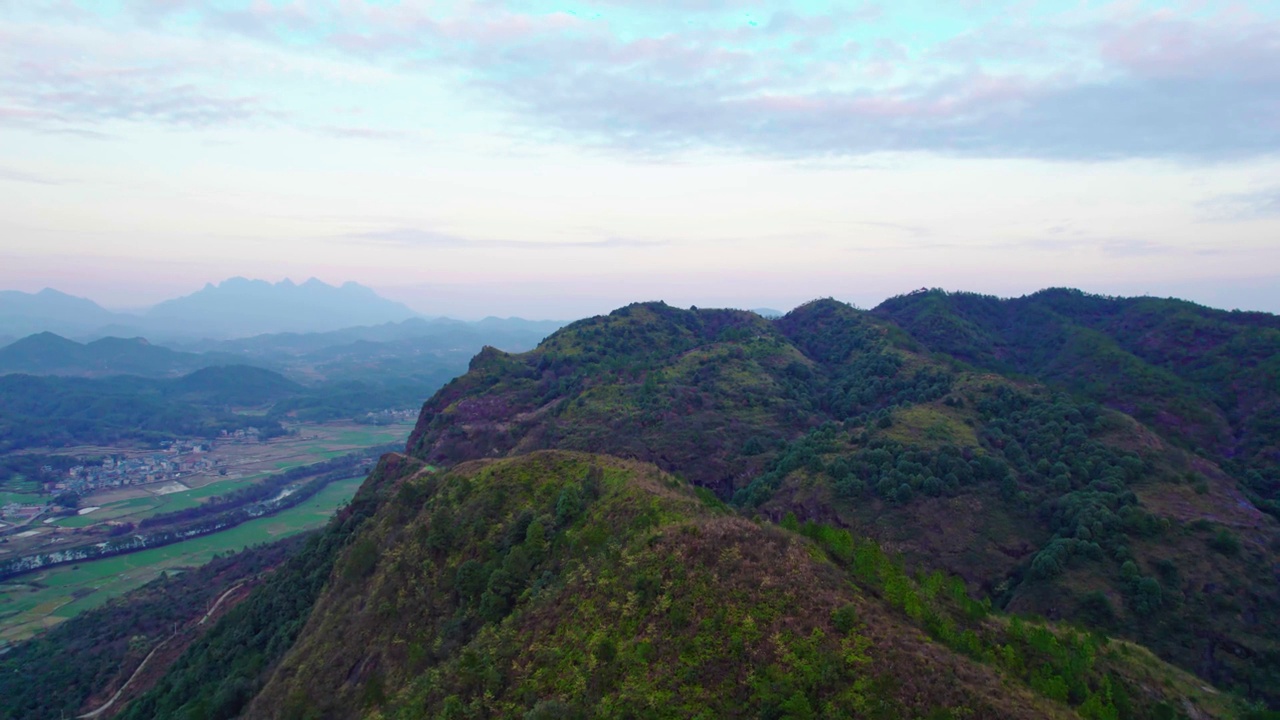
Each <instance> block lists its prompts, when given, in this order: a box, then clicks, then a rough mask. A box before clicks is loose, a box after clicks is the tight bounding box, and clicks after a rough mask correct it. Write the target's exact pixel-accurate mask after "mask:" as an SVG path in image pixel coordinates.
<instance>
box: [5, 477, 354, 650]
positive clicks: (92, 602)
mask: <svg viewBox="0 0 1280 720" xmlns="http://www.w3.org/2000/svg"><path fill="white" fill-rule="evenodd" d="M363 479H364V478H362V477H358V478H351V479H348V480H340V481H337V482H334V483H331V484H330V485H329V486H328V487H326V488H325V489H324V490H322V491H320V492H319V493H318V494H317V495H316V496H315V497H313V498H310V499H309V500H307V501H305V502H303V503H301V504H299V505H298V506H296V507H293V508H290V509H288V510H284V511H282V512H280V513H279V514H277V515H273V516H271V517H267V518H261V519H258V520H251V521H249V522H246V523H244V524H242V525H239V526H237V527H235V528H233V529H231V530H227V531H225V532H221V533H216V534H213V535H207V536H204V537H200V538H194V539H192V540H187V541H185V542H180V543H175V544H173V545H167V546H165V547H160V548H154V549H151V550H143V551H142V552H137V553H131V554H128V555H120V556H116V557H112V558H105V559H102V560H94V561H89V562H82V563H79V564H78V565H69V566H61V567H55V568H50V569H49V570H46V571H44V572H40V573H33V574H31V575H27V576H22V577H20V578H15V579H14V580H13V581H10V582H9V583H6V584H0V642H3V641H8V642H14V641H17V640H21V639H24V638H27V637H30V636H31V635H32V634H34V633H36V632H39V631H40V630H42V629H44V628H47V627H51V626H53V625H56V624H57V623H59V622H62V621H63V620H65V619H67V618H69V617H72V616H74V615H76V614H77V613H79V612H82V611H84V610H86V609H89V608H92V607H96V606H98V605H101V604H102V603H104V602H107V601H108V600H110V599H111V598H114V597H117V596H119V595H122V594H124V593H126V592H128V591H130V590H132V589H134V588H137V587H140V586H142V585H144V584H146V583H147V582H150V581H151V580H153V579H154V578H156V577H157V576H158V575H159V574H160V573H161V572H166V571H167V572H172V571H175V570H180V569H181V568H186V567H192V566H196V565H200V564H203V563H206V562H208V561H209V560H210V559H212V558H213V556H214V555H216V554H218V553H223V552H227V551H236V550H241V549H243V548H245V547H248V546H250V545H256V544H260V543H266V542H272V541H274V540H279V539H281V538H284V537H288V536H289V535H293V534H295V533H299V532H303V531H305V530H311V529H314V528H318V527H320V526H322V525H323V524H324V523H325V522H326V521H327V520H328V518H329V517H331V516H332V515H333V512H334V510H336V509H337V508H338V507H339V506H341V505H342V504H344V503H346V502H347V501H348V500H350V499H351V496H352V495H354V494H355V491H356V489H357V488H358V487H359V486H360V483H361V482H362V481H363ZM98 512H101V511H98ZM94 514H96V513H94ZM80 517H89V516H80ZM77 519H79V518H77Z"/></svg>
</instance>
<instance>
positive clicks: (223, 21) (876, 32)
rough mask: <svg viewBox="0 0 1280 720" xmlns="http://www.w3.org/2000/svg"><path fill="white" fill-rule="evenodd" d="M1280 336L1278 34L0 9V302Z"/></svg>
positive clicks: (581, 12)
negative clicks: (1252, 316)
mask: <svg viewBox="0 0 1280 720" xmlns="http://www.w3.org/2000/svg"><path fill="white" fill-rule="evenodd" d="M231 276H246V277H255V278H263V279H267V280H279V279H282V278H285V277H289V278H292V279H294V280H298V281H301V280H304V279H306V278H309V277H318V278H320V279H321V280H325V281H327V282H331V283H341V282H345V281H349V280H353V281H356V282H359V283H362V284H365V285H368V286H371V287H373V288H375V289H377V290H378V291H379V292H380V293H382V294H383V295H385V296H387V297H390V298H393V299H396V300H401V301H403V302H406V303H407V304H409V305H410V306H411V307H413V308H414V309H416V310H419V311H421V312H424V313H427V314H447V315H453V316H457V317H479V316H483V315H491V314H492V315H504V316H505V315H522V316H525V317H555V318H572V317H579V316H583V315H588V314H594V313H598V312H606V311H608V310H609V309H611V308H613V307H616V306H618V305H622V304H625V303H628V302H633V301H638V300H652V299H663V300H666V301H667V302H669V303H672V304H674V305H681V306H685V305H690V304H696V305H700V306H735V307H771V308H778V309H783V310H785V309H787V308H789V307H793V306H794V305H796V304H799V303H801V302H804V301H806V300H809V299H812V298H816V297H836V298H838V299H842V300H846V301H850V302H854V303H856V304H858V305H860V306H862V307H869V306H874V305H875V304H876V303H878V302H879V301H880V300H882V299H884V298H885V297H888V296H891V295H896V294H900V293H904V292H909V291H911V290H915V289H918V288H921V287H943V288H946V289H950V290H971V291H976V292H984V293H990V294H996V295H1001V296H1016V295H1021V294H1024V293H1028V292H1033V291H1035V290H1037V289H1040V288H1044V287H1053V286H1070V287H1079V288H1082V289H1084V290H1087V291H1090V292H1099V293H1106V294H1116V295H1133V294H1152V295H1160V296H1170V295H1172V296H1178V297H1184V298H1188V299H1192V300H1197V301H1199V302H1203V303H1206V304H1210V305H1214V306H1218V307H1227V308H1237V307H1238V308H1243V309H1259V310H1267V311H1270V312H1280V3H1276V2H1274V0H1268V1H1266V2H1213V1H1211V0H1205V1H1187V2H1166V3H1150V2H1136V1H1122V2H994V1H986V0H983V1H981V2H979V1H977V0H933V1H925V0H895V1H894V2H884V3H875V2H866V3H860V2H818V1H814V2H795V3H760V2H737V1H736V0H634V1H633V0H581V1H578V2H537V1H534V0H512V1H510V2H494V1H492V0H475V1H470V2H468V1H462V0H451V1H449V0H447V1H442V2H409V1H405V2H390V1H383V2H373V1H367V2H361V1H359V0H335V1H333V2H306V3H302V2H272V1H269V0H251V1H249V2H191V1H188V0H117V1H115V2H100V3H98V2H68V1H60V2H39V1H37V0H0V289H15V290H24V291H28V292H30V291H36V290H39V289H41V288H43V287H54V288H57V289H59V290H63V291H64V292H69V293H72V294H75V295H81V296H87V297H90V298H92V299H94V300H96V301H98V302H100V303H101V304H103V305H105V306H107V307H111V308H117V309H126V308H139V307H144V306H146V305H149V304H152V303H155V302H158V301H160V300H163V299H166V298H169V297H173V296H176V295H181V294H186V293H190V292H193V291H195V290H197V289H199V288H200V287H202V286H203V285H204V284H205V283H206V282H208V281H214V282H216V281H218V280H221V279H223V278H226V277H231Z"/></svg>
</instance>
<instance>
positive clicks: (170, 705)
mask: <svg viewBox="0 0 1280 720" xmlns="http://www.w3.org/2000/svg"><path fill="white" fill-rule="evenodd" d="M1276 324H1277V323H1276V319H1275V318H1273V317H1271V316H1253V315H1246V316H1241V315H1238V314H1231V313H1217V312H1216V311H1209V310H1206V309H1204V308H1198V307H1196V306H1192V305H1189V304H1186V303H1180V302H1177V301H1157V300H1150V299H1142V300H1113V299H1108V298H1095V297H1091V296H1086V295H1082V294H1079V293H1074V292H1068V291H1052V292H1046V293H1042V294H1040V295H1037V296H1032V297H1031V298H1023V299H1020V300H1015V301H997V300H993V299H990V298H982V297H979V296H967V295H948V294H944V293H939V292H933V293H918V294H915V295H911V296H905V297H902V298H896V299H894V300H892V301H889V302H887V303H886V304H885V305H884V306H882V307H880V308H877V309H876V310H874V311H870V312H868V311H861V310H858V309H855V308H853V307H851V306H848V305H845V304H842V303H839V302H835V301H831V300H820V301H815V302H812V303H809V304H807V305H804V306H802V307H800V308H797V309H795V310H793V311H792V312H790V313H788V314H786V315H785V316H783V317H781V318H777V319H773V320H766V319H764V318H762V317H760V316H759V315H757V314H755V313H752V312H745V311H736V310H697V309H691V310H682V309H677V308H672V307H669V306H666V305H664V304H662V303H644V304H637V305H632V306H628V307H626V308H622V309H620V310H618V311H615V312H614V313H611V314H610V315H607V316H600V317H595V318H590V319H587V320H583V321H580V322H577V323H574V324H572V325H570V326H568V327H566V328H564V329H562V330H560V331H558V332H557V333H555V334H554V335H552V336H551V337H549V338H547V339H546V340H545V341H544V342H543V343H541V344H540V345H539V346H538V347H537V348H536V349H534V350H532V351H530V352H527V353H522V354H509V353H504V352H501V351H498V350H495V349H493V348H487V349H486V350H484V351H483V352H481V353H480V354H479V355H477V356H476V357H475V358H474V359H473V360H472V362H471V367H470V370H469V371H468V372H467V373H466V374H465V375H463V376H462V377H460V378H457V379H456V380H454V381H452V382H451V383H449V384H448V385H446V386H445V387H444V388H442V389H441V390H440V391H439V392H438V393H436V395H435V396H434V397H432V398H431V399H430V400H429V401H428V402H427V403H426V404H425V405H424V406H423V409H422V412H421V415H420V417H419V421H418V425H417V428H416V429H415V431H414V433H413V435H412V436H411V438H410V440H409V444H408V448H407V456H398V455H391V456H387V457H386V458H384V462H383V463H382V465H380V467H379V468H378V470H377V471H375V473H374V474H373V475H371V477H370V479H369V481H367V482H366V487H365V489H364V490H362V493H361V495H360V496H358V497H357V501H356V502H355V503H353V506H352V510H349V511H348V512H347V513H346V514H344V515H343V516H342V518H341V519H339V520H338V521H335V523H334V524H333V525H331V526H330V528H329V530H328V531H327V532H326V533H325V534H324V535H323V536H321V539H318V540H317V541H316V542H317V543H318V544H317V545H316V547H315V548H314V551H313V553H312V554H310V555H309V558H310V559H309V560H307V561H305V564H299V565H297V567H293V566H290V567H293V569H289V568H286V569H285V570H282V571H281V573H280V574H279V575H278V577H277V578H275V579H273V580H271V581H270V582H268V583H266V584H265V585H264V586H263V588H262V589H261V590H259V591H258V592H257V593H255V596H254V597H255V598H257V599H256V600H254V598H250V600H248V601H246V603H245V605H244V607H246V608H257V610H253V611H252V613H251V612H250V611H249V610H246V611H244V613H243V614H241V615H239V616H237V617H235V618H233V617H231V616H230V615H229V616H228V618H227V619H226V620H224V621H222V622H221V623H219V625H218V626H217V627H216V628H214V629H213V630H212V631H211V632H210V633H209V634H208V636H207V640H206V641H202V643H201V644H197V645H193V646H192V648H191V649H190V650H189V651H188V653H187V654H186V655H184V657H183V658H180V659H179V660H178V661H177V662H176V663H175V664H174V666H173V669H172V671H171V672H170V673H169V674H168V675H167V676H166V677H165V678H164V679H163V680H162V681H161V682H160V684H159V685H157V687H156V690H155V691H154V692H153V693H151V694H150V695H148V696H147V697H145V698H143V699H141V700H139V701H138V702H136V703H135V704H134V705H132V706H131V707H130V708H129V709H128V711H127V714H128V716H129V717H151V716H156V715H163V716H166V717H169V716H172V717H183V716H189V717H232V716H235V715H236V714H237V713H240V712H245V711H246V708H247V714H248V716H251V717H284V718H302V717H361V716H365V717H384V718H390V717H422V716H427V717H508V716H517V717H519V716H524V717H598V716H610V717H612V716H618V717H695V716H699V715H701V716H707V717H712V716H717V717H718V716H726V715H735V714H741V713H743V712H744V710H743V709H744V708H746V709H747V710H746V711H745V712H746V713H747V714H749V715H751V716H757V715H758V716H761V717H779V718H781V717H823V716H854V717H884V718H890V717H895V718H896V717H936V718H945V717H956V718H959V717H1084V718H1126V719H1127V718H1173V717H1189V718H1196V717H1263V715H1258V714H1256V713H1258V712H1260V711H1261V710H1262V709H1263V708H1267V707H1270V708H1271V709H1273V710H1275V709H1280V690H1278V689H1280V630H1278V628H1280V615H1278V614H1277V613H1280V610H1278V608H1280V574H1277V573H1276V572H1275V568H1276V567H1280V521H1277V518H1276V517H1275V505H1274V504H1273V501H1274V500H1275V497H1274V488H1273V486H1272V484H1271V483H1272V481H1273V478H1275V472H1276V464H1277V462H1276V457H1275V454H1274V452H1275V448H1276V446H1277V442H1280V440H1278V439H1277V433H1276V431H1275V429H1274V428H1273V427H1272V425H1271V424H1270V423H1271V421H1272V419H1273V418H1274V408H1275V405H1274V398H1275V397H1276V395H1277V386H1276V382H1277V378H1280V375H1278V374H1277V373H1276V372H1275V362H1276V354H1275V352H1274V351H1271V350H1268V348H1270V347H1272V346H1271V345H1269V343H1272V342H1274V340H1275V337H1276V333H1277V329H1276ZM1170 336H1172V337H1173V338H1174V339H1170ZM1180 348H1181V349H1180ZM1144 408H1145V409H1144ZM298 562H299V563H303V561H301V560H299V561H298ZM255 613H256V614H255ZM271 618H275V619H274V620H273V619H271ZM295 639H296V642H295ZM1144 646H1145V647H1144ZM1149 651H1150V652H1149ZM1151 653H1154V656H1153V655H1152V654H1151ZM1156 656H1158V657H1159V658H1160V660H1157V659H1156ZM1162 660H1163V661H1167V662H1168V663H1171V665H1169V664H1165V662H1162ZM1215 686H1216V688H1215Z"/></svg>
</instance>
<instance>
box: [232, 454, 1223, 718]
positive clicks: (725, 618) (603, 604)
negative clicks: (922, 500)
mask: <svg viewBox="0 0 1280 720" xmlns="http://www.w3.org/2000/svg"><path fill="white" fill-rule="evenodd" d="M791 527H792V528H793V529H792V530H788V529H786V528H785V527H777V526H774V525H772V524H768V523H765V524H758V523H753V522H751V521H749V520H746V519H744V518H741V517H738V516H736V515H735V514H734V513H732V512H730V511H728V509H727V508H725V507H724V506H723V505H722V504H721V503H719V502H717V501H714V500H710V499H709V498H708V497H707V496H702V497H699V496H698V494H697V493H695V492H694V490H693V488H691V487H689V486H688V485H686V484H685V483H683V482H681V481H679V480H677V479H675V478H673V477H671V476H669V475H665V474H663V473H661V472H660V471H658V470H657V469H656V468H654V467H652V466H649V465H644V464H640V463H635V462H626V461H619V460H616V459H612V458H607V457H602V456H596V455H586V454H567V453H560V452H549V453H534V454H531V455H526V456H522V457H519V458H515V459H511V460H503V461H486V462H482V463H470V464H464V465H461V466H459V467H457V468H456V469H454V470H453V471H451V472H448V473H443V474H439V473H433V472H430V471H427V472H422V473H419V474H417V475H414V476H412V477H410V478H408V479H406V480H405V481H403V482H402V483H401V484H400V485H399V487H398V489H397V491H396V493H395V495H394V498H393V499H391V500H390V501H388V502H386V503H384V504H383V505H382V507H381V509H380V510H379V512H378V513H377V515H376V516H375V517H374V518H373V519H372V520H371V521H370V522H369V523H368V524H367V525H366V526H365V527H364V528H362V529H361V531H360V533H359V534H358V536H357V537H356V538H355V539H354V541H352V543H351V544H350V545H349V546H348V547H347V549H346V550H345V551H343V553H342V556H341V557H340V558H339V560H338V563H337V565H336V567H335V570H334V574H333V576H332V578H331V580H330V583H329V586H328V588H327V590H326V592H325V593H324V594H323V595H322V596H321V598H320V600H319V602H318V603H317V605H316V607H315V610H314V611H313V613H312V615H311V619H310V621H309V622H308V624H307V627H306V628H305V629H304V630H303V632H302V635H301V636H300V639H299V641H298V643H297V645H296V646H295V648H294V649H293V650H292V651H291V652H290V653H289V654H288V655H287V656H286V658H285V660H284V661H283V662H282V663H281V665H280V666H279V667H278V668H277V669H276V670H275V672H274V673H273V675H272V678H271V680H270V681H269V682H268V684H267V686H266V687H265V689H264V690H263V692H262V693H261V694H260V695H259V696H258V697H257V698H256V699H255V700H254V701H253V704H252V705H251V706H250V708H249V712H248V715H250V716H253V717H282V718H296V717H353V716H361V715H363V716H366V717H385V718H392V717H400V718H410V717H459V718H463V717H477V718H479V717H521V716H531V717H582V718H589V717H736V716H741V715H751V716H761V717H851V716H855V715H857V716H864V717H878V718H900V717H935V718H944V717H971V716H977V717H1008V718H1015V717H1074V716H1076V713H1079V714H1081V715H1083V716H1084V717H1119V716H1120V713H1123V714H1124V715H1125V716H1126V717H1164V716H1166V715H1167V714H1168V713H1171V712H1172V711H1173V708H1175V707H1176V708H1195V709H1197V710H1198V711H1201V712H1204V713H1206V714H1209V715H1214V714H1218V713H1222V712H1227V711H1229V710H1230V709H1231V708H1230V705H1229V703H1224V702H1223V701H1222V699H1221V698H1213V697H1211V696H1210V695H1209V694H1207V693H1205V692H1204V691H1202V690H1200V689H1199V688H1198V687H1197V683H1195V682H1193V681H1192V680H1191V678H1190V677H1189V676H1187V675H1185V674H1182V673H1178V672H1176V671H1173V670H1171V669H1170V668H1167V667H1166V668H1160V667H1159V665H1158V663H1151V662H1150V660H1149V657H1148V656H1146V655H1145V653H1143V652H1142V651H1140V650H1137V649H1136V648H1131V647H1130V646H1128V645H1125V644H1123V643H1118V642H1115V641H1108V640H1105V639H1103V638H1101V637H1098V636H1091V635H1085V634H1081V633H1078V632H1075V631H1070V630H1066V631H1064V630H1061V629H1059V628H1055V627H1053V626H1048V625H1043V624H1039V623H1021V622H1017V621H1015V622H1012V623H1011V622H1009V621H1008V619H1006V618H1004V617H1001V616H994V615H991V614H990V613H989V612H988V609H987V606H985V605H983V604H981V603H976V602H974V601H972V600H971V599H969V597H968V596H967V595H966V594H965V593H964V591H963V584H962V583H957V582H955V581H953V580H949V579H947V578H946V577H944V576H943V575H941V574H937V573H934V574H931V575H922V576H920V577H919V578H917V577H913V576H912V575H910V574H909V573H907V572H906V571H905V570H904V569H903V568H902V567H901V566H899V565H897V564H896V563H895V562H894V561H892V560H891V559H890V558H888V557H887V556H885V555H884V554H883V553H882V552H881V551H880V549H879V548H878V547H877V546H875V545H874V544H872V543H858V542H855V541H854V540H853V538H852V536H851V535H850V534H849V533H847V532H841V531H837V530H834V529H832V528H826V527H818V526H812V525H811V526H805V527H801V526H799V525H798V524H792V525H791ZM806 535H808V536H810V537H806ZM811 538H812V539H811ZM1151 673H1155V674H1151ZM1157 678H1158V679H1159V681H1160V682H1161V683H1162V684H1161V686H1159V687H1158V689H1157V688H1151V687H1147V685H1148V683H1150V682H1151V681H1152V680H1153V679H1157ZM1073 708H1074V711H1073ZM1162 713H1164V714H1162Z"/></svg>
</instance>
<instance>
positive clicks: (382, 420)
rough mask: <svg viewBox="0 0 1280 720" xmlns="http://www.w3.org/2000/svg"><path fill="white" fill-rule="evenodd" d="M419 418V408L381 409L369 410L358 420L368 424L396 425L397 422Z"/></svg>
mask: <svg viewBox="0 0 1280 720" xmlns="http://www.w3.org/2000/svg"><path fill="white" fill-rule="evenodd" d="M417 419H418V411H417V410H390V409H388V410H379V411H377V412H367V413H365V414H364V416H362V417H359V418H357V422H362V423H365V424H368V425H394V424H396V423H402V422H407V421H411V420H417Z"/></svg>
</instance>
